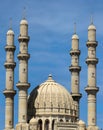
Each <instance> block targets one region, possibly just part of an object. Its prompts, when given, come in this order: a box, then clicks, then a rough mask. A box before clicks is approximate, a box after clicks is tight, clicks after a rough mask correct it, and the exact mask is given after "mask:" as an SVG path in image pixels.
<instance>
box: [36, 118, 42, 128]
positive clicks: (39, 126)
mask: <svg viewBox="0 0 103 130" xmlns="http://www.w3.org/2000/svg"><path fill="white" fill-rule="evenodd" d="M37 130H42V120H41V119H40V120H39V121H38V129H37Z"/></svg>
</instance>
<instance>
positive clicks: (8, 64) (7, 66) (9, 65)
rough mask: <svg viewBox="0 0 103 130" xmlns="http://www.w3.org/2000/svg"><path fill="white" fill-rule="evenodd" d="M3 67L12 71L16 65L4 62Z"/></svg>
mask: <svg viewBox="0 0 103 130" xmlns="http://www.w3.org/2000/svg"><path fill="white" fill-rule="evenodd" d="M4 66H5V68H6V69H7V68H8V69H10V68H11V69H14V68H15V66H16V63H15V62H5V63H4Z"/></svg>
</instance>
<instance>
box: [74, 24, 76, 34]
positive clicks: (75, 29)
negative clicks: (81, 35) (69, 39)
mask: <svg viewBox="0 0 103 130" xmlns="http://www.w3.org/2000/svg"><path fill="white" fill-rule="evenodd" d="M74 34H76V22H75V23H74Z"/></svg>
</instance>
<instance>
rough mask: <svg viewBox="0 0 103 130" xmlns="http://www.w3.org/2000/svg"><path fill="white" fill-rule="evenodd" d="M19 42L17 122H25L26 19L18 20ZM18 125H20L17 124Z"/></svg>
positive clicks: (26, 91) (27, 84) (26, 82)
mask: <svg viewBox="0 0 103 130" xmlns="http://www.w3.org/2000/svg"><path fill="white" fill-rule="evenodd" d="M18 41H19V43H20V51H19V54H18V56H17V57H18V60H19V81H18V83H17V84H16V86H17V88H18V90H19V97H18V98H19V99H18V100H19V101H18V102H19V103H18V109H19V110H18V124H25V123H27V96H28V88H29V87H30V84H29V83H28V60H29V58H30V55H29V54H28V42H29V36H28V22H27V20H26V19H23V20H21V22H20V35H19V37H18ZM18 127H21V126H19V125H17V129H18Z"/></svg>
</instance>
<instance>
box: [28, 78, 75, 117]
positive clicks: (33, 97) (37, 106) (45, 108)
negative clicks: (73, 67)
mask: <svg viewBox="0 0 103 130" xmlns="http://www.w3.org/2000/svg"><path fill="white" fill-rule="evenodd" d="M76 110H77V106H76V104H75V103H74V102H73V99H72V96H71V94H70V93H69V92H68V91H67V90H66V89H65V88H64V87H63V86H62V85H60V84H58V83H56V82H55V81H54V80H53V79H52V76H51V75H49V77H48V80H46V81H45V82H44V83H42V84H40V85H39V86H37V87H36V88H35V89H34V90H33V91H32V92H31V94H30V96H29V99H28V115H29V116H34V115H35V116H36V115H50V114H51V115H63V116H67V115H68V116H75V117H76ZM74 113H75V114H74Z"/></svg>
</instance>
